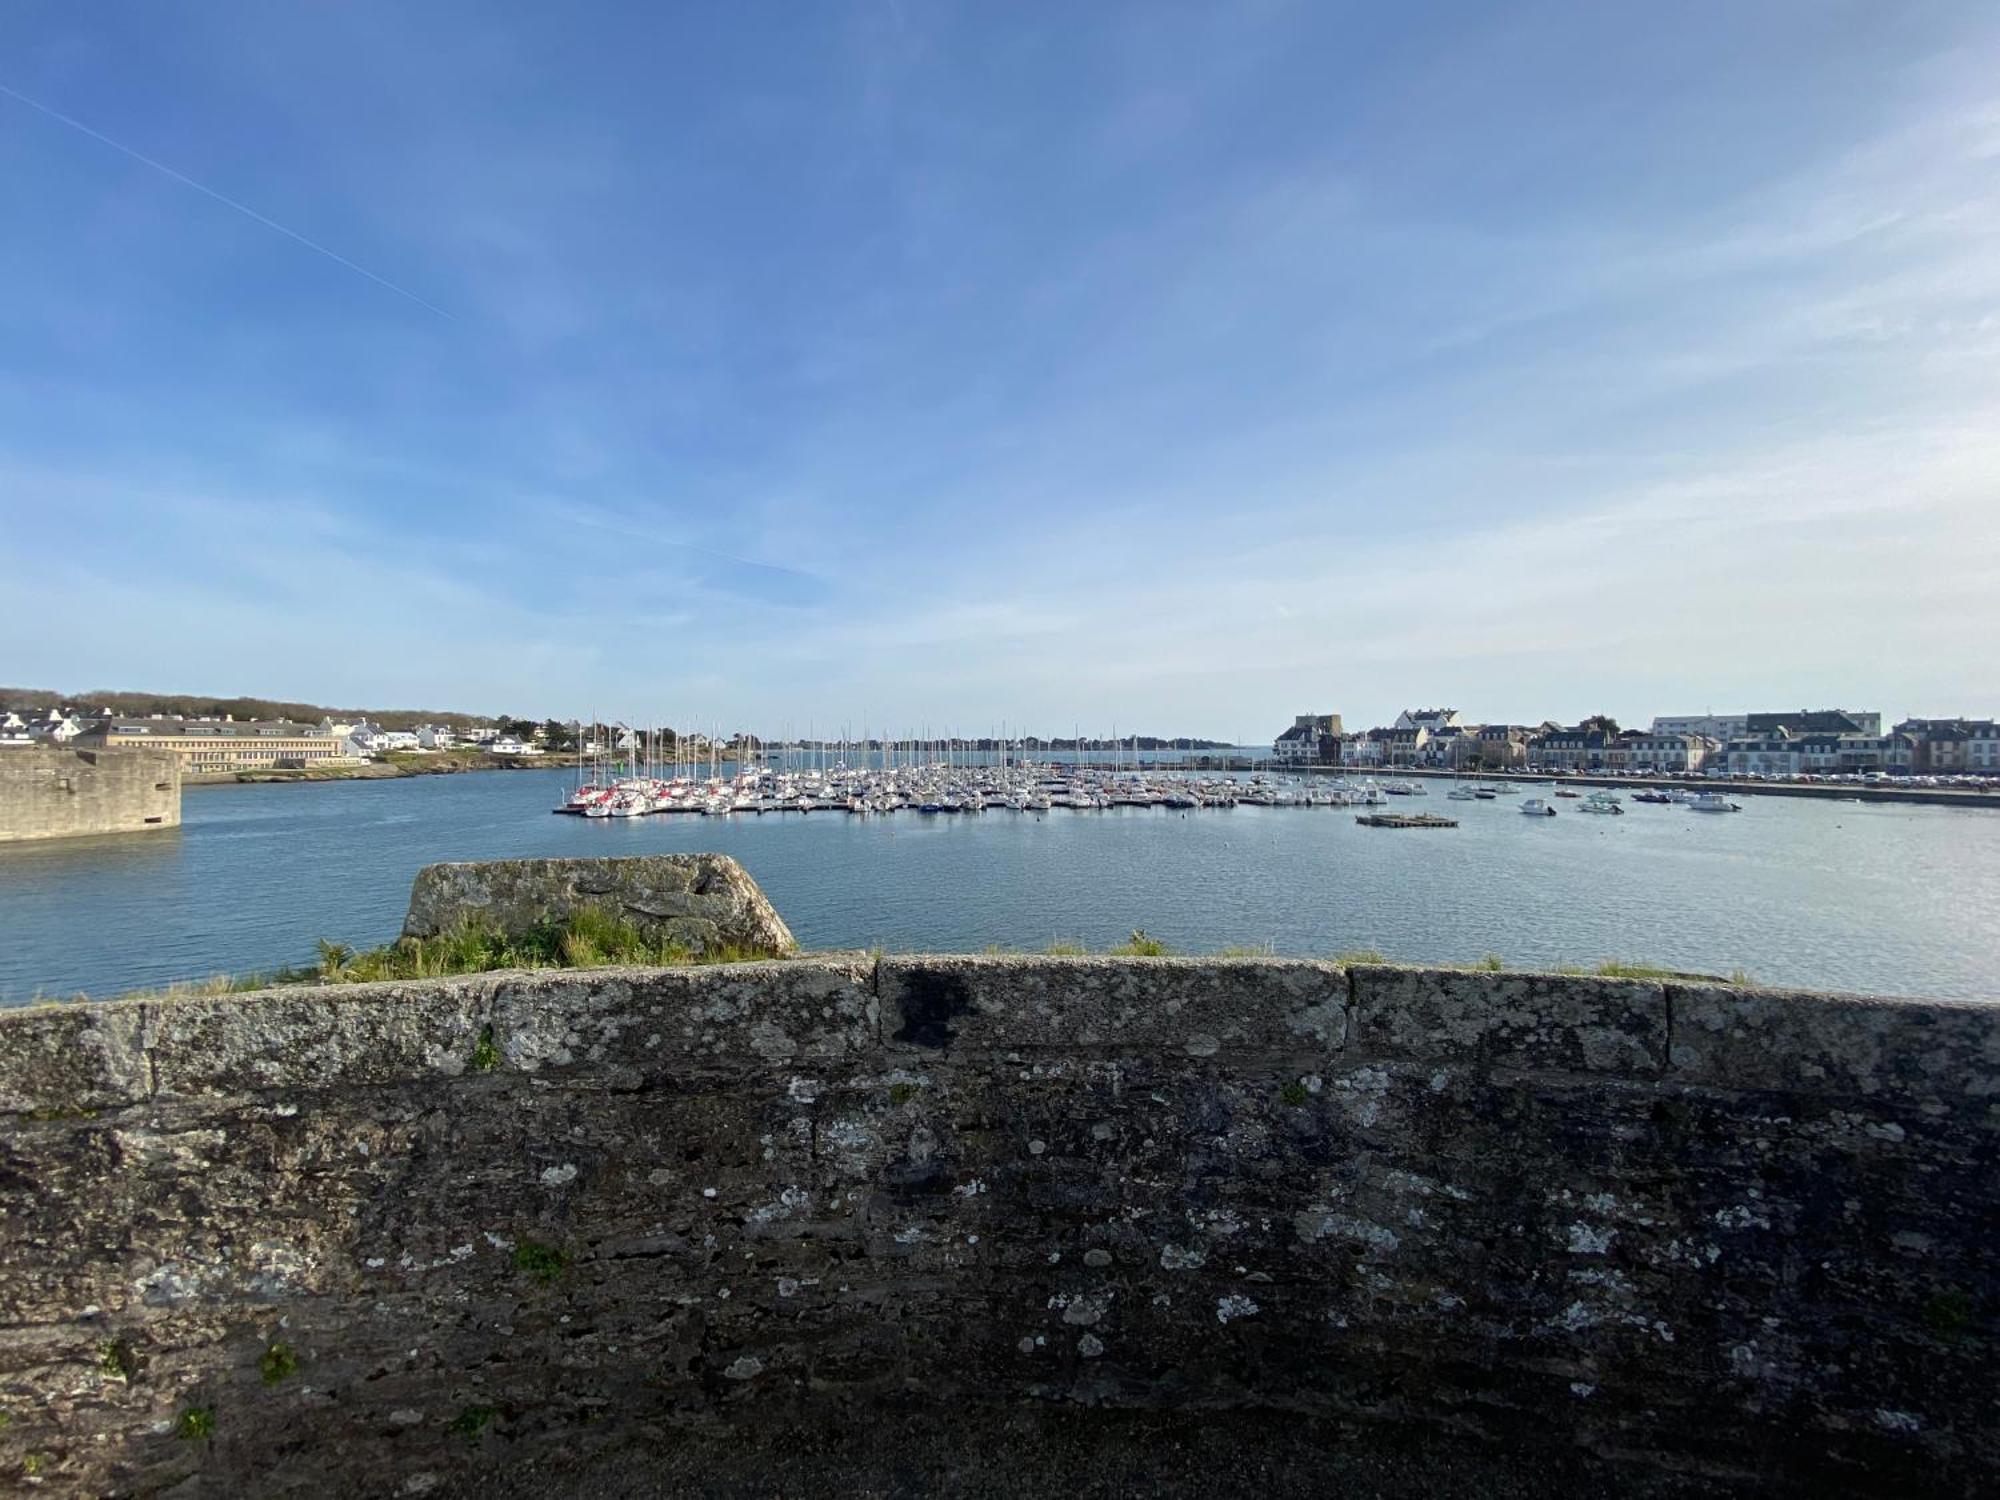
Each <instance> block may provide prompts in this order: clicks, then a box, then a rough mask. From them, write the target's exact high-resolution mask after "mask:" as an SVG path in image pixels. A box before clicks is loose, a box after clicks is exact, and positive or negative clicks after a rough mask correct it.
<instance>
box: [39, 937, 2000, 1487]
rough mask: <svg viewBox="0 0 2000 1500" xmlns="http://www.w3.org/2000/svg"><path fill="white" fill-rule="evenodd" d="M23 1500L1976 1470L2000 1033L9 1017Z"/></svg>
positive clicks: (1933, 1012)
mask: <svg viewBox="0 0 2000 1500" xmlns="http://www.w3.org/2000/svg"><path fill="white" fill-rule="evenodd" d="M0 1112H4V1124H0V1412H4V1416H5V1425H4V1426H0V1475H4V1476H5V1477H6V1478H7V1479H8V1480H9V1481H10V1482H12V1481H14V1480H15V1479H16V1478H17V1477H18V1478H32V1479H34V1480H37V1481H39V1482H41V1483H43V1484H46V1485H48V1486H51V1487H52V1492H55V1493H74V1494H110V1495H158V1494H164V1493H167V1492H171V1493H172V1494H174V1495H175V1496H183V1497H187V1496H206V1495H238V1494H257V1495H265V1496H309V1495H310V1496H324V1495H366V1496H391V1495H420V1494H433V1495H445V1494H457V1493H472V1494H477V1493H479V1492H480V1489H481V1487H482V1486H483V1485H486V1484H489V1483H497V1482H500V1481H502V1480H504V1479H505V1477H506V1476H508V1475H509V1474H510V1473H515V1472H518V1471H519V1469H520V1467H521V1466H522V1465H524V1464H525V1465H529V1466H532V1465H533V1464H535V1463H538V1462H541V1461H542V1460H543V1459H544V1458H546V1457H547V1456H548V1455H551V1454H562V1453H569V1454H584V1455H587V1454H589V1453H590V1452H592V1451H597V1450H599V1449H601V1448H603V1447H604V1446H605V1445H611V1444H619V1445H622V1447H623V1450H624V1451H630V1452H635V1453H639V1454H643V1453H645V1452H647V1451H657V1452H661V1453H666V1452H668V1451H671V1450H672V1449H673V1446H674V1443H675V1441H676V1439H675V1434H676V1433H689V1432H694V1431H697V1430H698V1431H701V1432H704V1433H712V1432H714V1431H717V1430H735V1431H740V1432H741V1433H742V1434H743V1441H746V1442H755V1441H757V1440H758V1434H760V1433H764V1432H768V1431H770V1430H771V1425H772V1424H774V1423H777V1422H779V1421H781V1420H783V1419H785V1418H787V1417H788V1416H801V1415H803V1416H809V1417H812V1418H814V1419H815V1420H826V1419H831V1420H834V1421H838V1422H840V1423H842V1424H843V1425H847V1424H853V1425H854V1426H856V1427H862V1428H865V1427H866V1425H867V1424H868V1423H870V1422H871V1420H872V1419H873V1414H875V1413H888V1412H892V1411H893V1412H895V1413H899V1414H901V1413H909V1412H912V1411H915V1412H919V1413H921V1412H934V1413H936V1414H937V1420H939V1421H942V1422H947V1423H948V1422H950V1421H953V1420H957V1419H959V1418H960V1417H961V1416H963V1414H965V1413H968V1412H975V1411H994V1410H1011V1411H1026V1410H1029V1409H1041V1410H1060V1411H1066V1412H1081V1411H1090V1410H1096V1411H1105V1410H1108V1409H1121V1410H1132V1411H1144V1412H1154V1413H1166V1414H1173V1415H1174V1416H1175V1417H1176V1418H1177V1420H1182V1421H1185V1422H1187V1423H1194V1424H1199V1423H1200V1422H1201V1421H1202V1420H1203V1419H1204V1414H1212V1415H1213V1416H1215V1418H1216V1419H1217V1420H1220V1419H1222V1417H1223V1416H1224V1415H1225V1414H1227V1413H1242V1412H1252V1411H1254V1412H1284V1413H1293V1414H1296V1415H1297V1416H1298V1417H1299V1419H1300V1420H1302V1421H1306V1420H1311V1421H1318V1420H1321V1419H1325V1418H1329V1417H1338V1418H1340V1419H1342V1420H1352V1421H1355V1422H1360V1423H1364V1424H1383V1425H1384V1426H1385V1427H1386V1426H1391V1425H1393V1426H1395V1427H1398V1428H1409V1429H1413V1430H1417V1431H1422V1432H1426V1433H1429V1434H1431V1435H1432V1437H1433V1438H1434V1440H1435V1441H1436V1442H1438V1443H1448V1444H1452V1445H1458V1446H1460V1447H1463V1448H1464V1449H1466V1450H1469V1451H1481V1450H1485V1451H1524V1450H1525V1451H1533V1450H1534V1449H1535V1447H1536V1445H1543V1446H1545V1447H1547V1448H1549V1449H1550V1450H1551V1451H1555V1450H1561V1451H1565V1452H1578V1451H1582V1452H1588V1453H1590V1454H1592V1455H1596V1456H1597V1457H1598V1458H1599V1459H1602V1460H1604V1461H1607V1462H1609V1463H1611V1464H1613V1465H1615V1466H1617V1467H1619V1468H1620V1470H1621V1471H1622V1472H1624V1473H1626V1474H1629V1475H1630V1476H1631V1477H1632V1478H1633V1480H1634V1482H1635V1483H1639V1484H1641V1485H1643V1484H1644V1483H1645V1482H1646V1481H1647V1480H1648V1478H1649V1476H1650V1477H1654V1478H1657V1477H1659V1476H1663V1475H1674V1476H1680V1477H1681V1478H1682V1479H1683V1480H1688V1479H1692V1480H1693V1481H1694V1482H1697V1483H1699V1484H1700V1485H1702V1486H1703V1487H1710V1486H1712V1487H1713V1488H1715V1489H1718V1490H1725V1489H1731V1488H1735V1489H1742V1490H1746V1491H1747V1490H1750V1489H1756V1490H1758V1491H1760V1492H1764V1493H1770V1492H1781V1493H1782V1492H1790V1493H1798V1494H1817V1493H1834V1492H1838V1493H1857V1492H1859V1493H1882V1494H1889V1493H1896V1494H1913V1493H1940V1494H1953V1493H1957V1494H1966V1495H1970V1494H1974V1493H1978V1492H1981V1491H1983V1490H1990V1485H1991V1482H1992V1476H1993V1474H1994V1472H1995V1465H1996V1463H2000V1426H1996V1424H1995V1422H1994V1420H1993V1393H1994V1391H1995V1390H1996V1389H2000V1364H1996V1360H1995V1355H1994V1349H1995V1344H1994V1337H1995V1325H1996V1318H2000V1276H1996V1272H1995V1259H1994V1252H1993V1248H1992V1247H1993V1246H1994V1245H1995V1244H1996V1243H2000V1181H1996V1173H1997V1172H2000V1166H1997V1165H1996V1163H2000V1152H1997V1151H1996V1149H1995V1147H1996V1144H2000V1007H1988V1006H1978V1005H1943V1004H1928V1003H1921V1002H1910V1001H1888V1000H1863V999H1841V998H1834V997H1827V996H1820V995H1809V994H1793V993H1780V992H1773V991H1763V990H1741V989H1730V988H1721V987H1704V986H1701V985H1681V984H1665V985H1663V984H1659V983H1652V982H1643V981H1624V980H1605V979H1586V978H1561V977H1551V976H1531V975H1508V974H1488V973H1465V972H1458V971H1448V970H1432V969H1402V968H1386V967H1357V968H1352V969H1343V968H1340V967H1337V966H1334V965H1331V964H1324V963H1311V962H1294V961H1283V960H1274V959H1247V960H1208V959H1186V960H1177V959H1116V960H1113V959H1094V958H1086V959H1068V958H967V957H889V958H882V959H879V960H876V959H868V958H845V957H820V958H798V959H792V960H786V961H774V962H765V963H753V964H742V965H731V966H720V967H707V968H690V969H671V970H598V971H589V972H564V973H537V974H532V975H527V974H492V975H481V976H476V977H470V978H465V979H459V980H449V981H436V982H410V983H397V984H381V985H367V986H353V987H336V988H327V989H298V990H276V991H269V992H265V993H261V994H252V995H239V996H229V997H223V998H215V999H181V1000H170V1001H160V1002H130V1003H120V1004H110V1005H101V1006H92V1007H53V1008H41V1009H35V1010H24V1011H18V1012H14V1013H12V1014H7V1015H4V1016H0Z"/></svg>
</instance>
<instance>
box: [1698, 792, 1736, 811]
mask: <svg viewBox="0 0 2000 1500" xmlns="http://www.w3.org/2000/svg"><path fill="white" fill-rule="evenodd" d="M1687 805H1688V809H1689V811H1691V812H1742V811H1743V805H1742V804H1741V803H1740V802H1731V801H1730V800H1729V799H1728V798H1727V797H1725V796H1723V795H1722V793H1720V792H1696V793H1695V794H1694V795H1693V796H1692V797H1690V798H1688V801H1687Z"/></svg>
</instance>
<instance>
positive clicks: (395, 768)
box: [181, 752, 561, 787]
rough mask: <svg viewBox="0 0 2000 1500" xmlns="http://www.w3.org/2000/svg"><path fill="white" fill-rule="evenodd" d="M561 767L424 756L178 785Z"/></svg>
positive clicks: (212, 777)
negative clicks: (410, 761) (413, 761)
mask: <svg viewBox="0 0 2000 1500" xmlns="http://www.w3.org/2000/svg"><path fill="white" fill-rule="evenodd" d="M446 753H447V754H449V752H446ZM560 765H561V762H559V761H555V760H521V759H518V758H511V757H494V756H487V757H485V758H484V759H483V760H481V761H477V762H474V761H454V760H446V759H444V758H443V756H440V757H438V758H437V759H436V760H432V759H431V758H429V757H426V758H425V759H424V760H423V761H420V762H416V763H408V762H403V761H363V762H362V763H360V764H359V765H347V766H313V767H307V768H301V769H290V770H286V769H273V770H263V771H215V772H210V773H208V774H206V775H202V774H187V773H183V775H182V776H181V785H182V786H184V787H190V786H264V785H271V784H275V783H294V782H307V783H315V782H328V781H402V780H406V779H408V778H409V777H412V776H458V775H463V774H467V773H470V772H474V771H547V770H552V769H557V768H559V767H560Z"/></svg>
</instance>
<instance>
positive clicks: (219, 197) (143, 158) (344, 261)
mask: <svg viewBox="0 0 2000 1500" xmlns="http://www.w3.org/2000/svg"><path fill="white" fill-rule="evenodd" d="M0 94H5V95H7V97H8V98H10V99H18V100H20V101H21V103H23V104H25V105H27V106H28V108H30V109H33V110H39V111H40V112H41V113H42V114H45V115H47V116H48V117H49V118H50V119H51V120H57V121H60V122H61V123H62V124H64V125H67V126H69V128H70V129H72V130H78V131H81V132H82V133H83V134H85V135H87V136H89V137H90V138H91V139H92V140H93V141H101V142H103V143H104V144H105V145H107V146H109V147H110V148H111V149H112V150H113V151H118V152H122V153H123V154H125V155H126V156H129V157H131V158H132V160H134V161H136V162H141V163H143V164H144V165H146V166H149V167H151V168H152V169H153V170H154V171H155V172H160V173H163V174H164V175H166V176H168V177H171V178H173V180H174V181H175V182H178V183H179V184H180V185H181V186H182V187H191V188H193V189H194V190H195V191H196V192H197V193H203V194H206V195H207V196H208V197H210V198H213V199H214V200H215V201H216V202H217V203H220V204H222V205H223V206H224V207H227V208H233V209H235V210H236V211H237V212H238V213H239V214H242V215H243V216H244V217H245V218H247V219H255V220H256V221H257V222H258V223H259V224H262V225H263V226H264V227H265V228H266V229H275V230H277V231H278V233H279V234H282V235H283V236H285V238H286V239H290V240H297V241H298V242H299V243H300V244H301V245H304V246H305V247H306V248H307V249H308V250H316V251H318V252H319V253H320V254H321V255H324V256H325V257H326V258H327V259H328V260H330V261H332V262H334V263H335V264H336V265H342V266H345V267H347V269H348V270H350V271H353V272H355V273H356V274H357V275H361V276H366V277H367V278H368V279H369V280H370V281H372V282H374V283H375V284H376V285H377V286H381V287H387V288H388V289H389V290H390V291H392V292H394V293H395V294H396V295H397V296H398V297H403V298H406V299H407V300H409V301H411V302H414V303H416V304H417V306H419V307H421V308H422V309H423V310H424V311H425V312H430V313H436V314H437V315H438V316H439V317H440V318H443V319H444V320H445V321H446V322H447V323H456V322H457V321H458V319H456V318H454V317H453V316H452V315H451V314H450V313H448V312H446V311H445V310H444V309H443V308H441V307H439V306H438V305H437V304H436V303H433V302H426V301H424V299H423V298H421V297H419V296H418V295H417V294H416V293H415V292H413V291H410V290H408V289H407V288H405V287H400V286H397V285H396V283H395V282H393V281H391V280H389V278H388V277H386V276H377V275H376V274H375V273H374V272H373V271H371V270H369V269H368V268H367V267H366V266H359V265H356V264H355V263H354V262H353V261H351V260H349V259H348V258H347V257H346V256H344V255H342V254H340V253H339V252H338V251H336V250H329V249H327V248H326V246H324V245H322V244H320V243H319V242H318V241H317V240H309V239H307V238H306V237H305V236H304V235H302V234H300V233H299V232H298V231H297V230H296V229H287V228H286V227H285V226H284V225H283V224H280V223H279V222H278V221H277V220H276V219H271V218H266V217H265V216H264V215H263V214H260V213H258V212H257V210H256V209H254V208H251V207H250V206H249V205H247V204H243V203H238V202H237V201H236V200H235V199H234V198H231V197H229V196H227V195H226V194H223V193H218V192H217V191H216V190H215V189H214V188H212V187H209V186H208V185H207V184H206V183H200V182H196V181H195V180H194V179H193V178H192V177H190V176H188V175H187V173H185V172H176V171H175V170H174V169H173V168H172V167H170V166H168V165H167V164H166V163H165V162H163V161H155V160H154V159H153V158H152V157H150V156H147V155H146V154H145V153H144V152H142V151H134V150H133V149H132V148H131V147H130V146H128V145H126V144H125V143H124V142H123V141H114V140H113V139H112V138H111V137H110V136H108V135H106V134H105V133H104V132H103V131H101V130H92V129H91V128H90V127H89V126H88V125H86V124H84V123H83V121H81V120H77V119H72V118H71V117H70V116H68V115H66V114H64V113H63V112H62V111H61V110H59V109H51V108H49V106H48V105H46V104H43V103H41V102H40V101H39V100H35V99H30V98H29V97H28V96H27V95H26V94H24V93H22V92H21V91H20V90H18V89H11V88H9V87H7V85H6V84H4V83H0Z"/></svg>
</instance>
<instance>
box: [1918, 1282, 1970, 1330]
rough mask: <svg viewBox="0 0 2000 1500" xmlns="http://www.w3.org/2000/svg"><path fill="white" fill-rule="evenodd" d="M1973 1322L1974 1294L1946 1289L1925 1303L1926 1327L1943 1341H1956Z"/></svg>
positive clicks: (1953, 1288)
mask: <svg viewBox="0 0 2000 1500" xmlns="http://www.w3.org/2000/svg"><path fill="white" fill-rule="evenodd" d="M1971 1321H1972V1294H1971V1293H1970V1292H1968V1291H1966V1290H1965V1289H1964V1288H1963V1287H1956V1286H1953V1287H1946V1288H1945V1289H1944V1290H1943V1291H1941V1292H1938V1293H1936V1294H1935V1295H1934V1296H1932V1297H1931V1299H1930V1300H1929V1301H1927V1302H1926V1303H1924V1327H1926V1328H1928V1329H1929V1330H1930V1331H1931V1332H1932V1333H1933V1334H1935V1335H1936V1336H1937V1337H1939V1338H1941V1339H1947V1340H1956V1339H1957V1338H1959V1337H1960V1336H1961V1335H1962V1334H1964V1332H1965V1329H1966V1325H1967V1324H1969V1323H1970V1322H1971Z"/></svg>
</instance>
